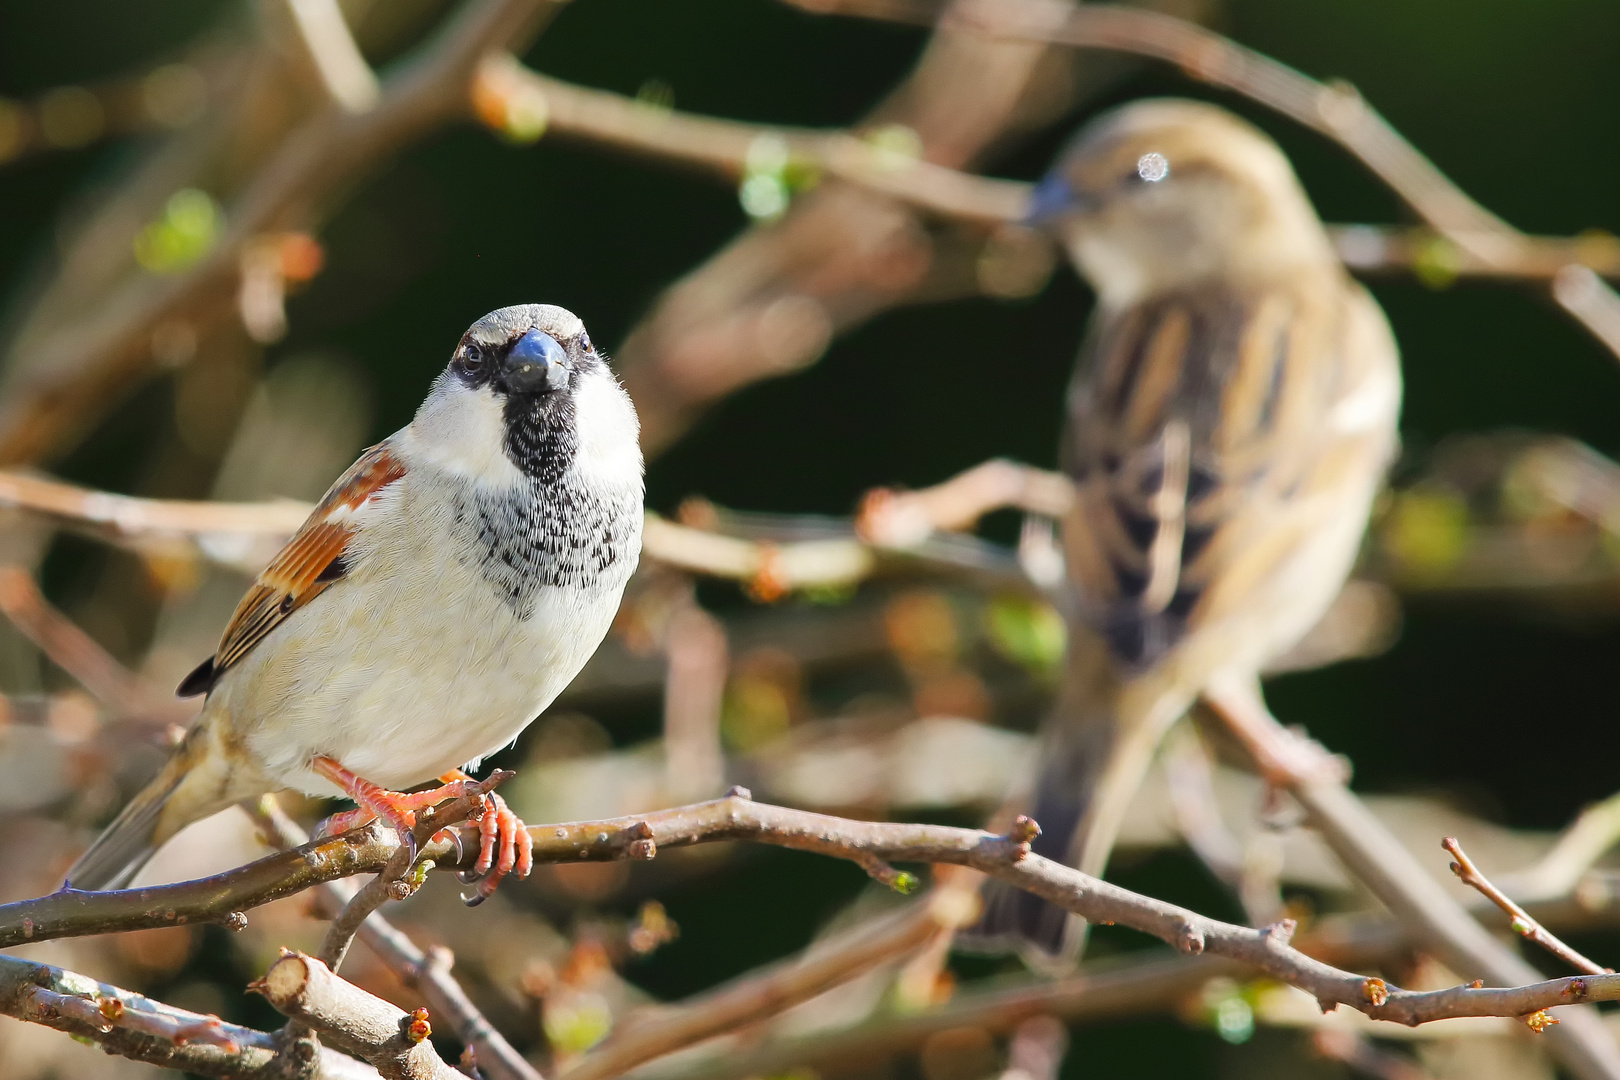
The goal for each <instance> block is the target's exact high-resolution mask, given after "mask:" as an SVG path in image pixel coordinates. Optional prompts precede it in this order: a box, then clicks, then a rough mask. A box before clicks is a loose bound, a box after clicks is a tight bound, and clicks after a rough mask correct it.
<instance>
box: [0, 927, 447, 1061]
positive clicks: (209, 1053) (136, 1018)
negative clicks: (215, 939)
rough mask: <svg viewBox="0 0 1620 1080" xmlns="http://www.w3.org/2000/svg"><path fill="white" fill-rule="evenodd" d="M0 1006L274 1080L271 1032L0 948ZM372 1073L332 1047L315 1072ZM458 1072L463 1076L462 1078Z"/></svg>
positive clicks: (122, 1050)
mask: <svg viewBox="0 0 1620 1080" xmlns="http://www.w3.org/2000/svg"><path fill="white" fill-rule="evenodd" d="M0 1013H4V1014H5V1015H7V1016H14V1017H16V1018H17V1019H19V1020H26V1021H28V1022H30V1023H35V1024H43V1025H45V1026H46V1027H52V1028H55V1029H56V1030H58V1031H64V1032H67V1033H68V1034H69V1035H73V1036H75V1037H77V1038H81V1039H87V1040H89V1041H91V1042H93V1043H95V1044H96V1045H98V1046H100V1047H101V1048H102V1049H103V1050H106V1051H107V1052H108V1053H112V1054H120V1055H122V1056H124V1057H127V1058H133V1059H134V1060H136V1061H145V1062H148V1063H150V1064H153V1065H159V1066H163V1067H164V1068H169V1069H176V1070H179V1071H181V1072H185V1073H193V1074H195V1075H198V1076H212V1077H221V1078H225V1080H274V1078H276V1077H279V1076H280V1075H282V1074H281V1072H280V1070H279V1069H278V1068H277V1067H276V1065H277V1063H275V1057H276V1046H275V1043H274V1041H273V1037H272V1036H271V1035H270V1034H269V1033H268V1032H264V1031H256V1030H254V1029H252V1028H244V1027H238V1026H237V1025H235V1024H227V1023H224V1022H223V1021H221V1020H220V1018H219V1017H217V1016H203V1015H201V1014H199V1013H193V1012H187V1011H186V1010H184V1009H176V1008H174V1007H173V1006H171V1005H165V1004H164V1003H163V1002H161V1001H154V1000H152V999H151V998H148V997H143V996H142V995H140V994H136V993H133V992H132V991H129V990H124V989H121V988H119V987H116V986H111V985H109V984H107V983H102V982H97V981H96V980H94V979H91V978H88V977H86V976H84V975H80V974H78V973H76V972H72V971H66V970H63V969H62V968H58V967H52V966H50V965H49V964H37V963H34V962H32V961H29V960H19V959H18V958H16V957H13V956H0ZM376 1076H377V1073H376V1071H375V1070H373V1069H372V1068H370V1067H369V1066H366V1065H363V1064H361V1063H360V1062H358V1061H355V1060H354V1059H353V1058H350V1057H346V1056H345V1055H343V1054H339V1053H337V1052H335V1051H333V1050H327V1049H323V1050H322V1051H321V1053H320V1056H319V1057H317V1058H316V1061H315V1072H314V1080H362V1078H365V1077H371V1078H372V1080H375V1078H376ZM463 1080H465V1078H463Z"/></svg>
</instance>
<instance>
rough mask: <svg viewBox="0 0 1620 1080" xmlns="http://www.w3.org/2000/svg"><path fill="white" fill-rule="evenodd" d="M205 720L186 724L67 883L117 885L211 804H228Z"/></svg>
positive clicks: (101, 886)
mask: <svg viewBox="0 0 1620 1080" xmlns="http://www.w3.org/2000/svg"><path fill="white" fill-rule="evenodd" d="M208 727H209V725H208V724H207V723H206V721H204V722H201V723H198V724H197V725H196V726H195V727H193V728H192V729H191V732H190V733H189V734H188V735H187V736H186V738H185V741H184V742H182V743H181V744H180V746H179V747H178V748H177V749H176V750H175V752H174V754H173V755H172V756H171V757H170V758H169V760H168V763H167V764H165V765H164V766H163V771H162V772H160V773H158V774H157V776H156V777H154V778H153V780H152V782H151V783H149V784H147V785H146V786H145V787H144V788H142V789H141V790H140V792H139V793H137V794H136V796H135V797H134V798H133V799H131V800H130V802H129V805H128V806H126V807H124V809H123V810H122V811H121V812H120V813H119V815H118V816H117V817H116V818H114V819H113V822H112V824H111V825H108V826H107V827H106V828H105V829H103V830H102V832H101V835H100V836H98V837H96V839H95V841H94V842H93V843H92V844H91V845H90V847H89V848H87V849H86V850H85V852H84V854H83V855H80V856H79V858H78V860H77V861H76V862H75V863H74V864H73V866H72V868H71V869H70V870H68V873H67V884H68V886H69V887H71V888H75V889H85V890H95V889H122V888H124V887H125V886H127V885H128V884H129V882H130V880H131V879H132V878H134V876H135V875H136V874H138V873H140V870H141V867H143V866H145V865H146V863H147V861H148V860H150V859H151V858H152V856H153V854H154V853H156V851H157V849H158V848H159V847H161V846H162V845H163V843H164V841H166V840H168V839H169V838H170V837H171V836H173V835H174V834H175V833H177V832H179V831H180V830H181V829H183V828H185V827H186V826H187V825H189V824H191V823H192V822H193V821H197V820H200V819H201V818H204V817H207V816H208V815H209V814H211V813H213V812H214V811H216V810H221V809H223V808H224V807H226V806H229V805H230V804H231V802H232V801H233V800H232V799H230V798H228V797H226V790H225V789H226V787H227V785H226V784H225V783H222V782H221V781H222V780H224V779H225V778H226V777H227V776H228V771H227V770H226V769H225V768H224V763H223V762H222V761H220V760H218V755H217V754H210V753H209V751H210V749H212V745H211V744H212V740H210V739H209V738H208V734H209V731H208Z"/></svg>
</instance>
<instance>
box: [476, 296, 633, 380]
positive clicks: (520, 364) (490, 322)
mask: <svg viewBox="0 0 1620 1080" xmlns="http://www.w3.org/2000/svg"><path fill="white" fill-rule="evenodd" d="M600 367H601V359H600V358H599V357H598V356H597V355H596V350H595V348H594V347H593V346H592V344H591V339H590V335H589V334H587V333H586V332H585V324H584V323H583V322H581V321H580V320H579V317H578V316H577V315H575V314H574V313H573V312H571V311H569V310H567V309H566V308H560V307H556V306H554V305H552V304H517V305H514V306H512V307H504V308H499V309H498V310H495V311H492V312H490V313H489V314H488V315H485V316H484V317H483V318H482V319H479V320H478V321H477V322H475V323H473V324H472V326H470V327H468V329H467V332H466V333H465V334H463V335H462V338H461V342H460V344H459V345H457V346H456V351H455V354H454V355H453V356H452V357H451V359H450V370H451V371H452V372H453V373H454V374H455V375H456V376H457V377H459V378H460V379H461V381H462V382H464V383H466V384H467V385H468V386H471V387H481V386H486V385H487V386H489V387H490V389H491V390H493V391H495V392H496V393H497V394H502V395H533V394H549V393H552V392H555V391H558V390H563V389H567V388H568V387H570V386H573V385H574V384H575V378H576V377H577V376H578V375H579V374H581V373H583V372H587V371H593V370H596V369H598V368H600Z"/></svg>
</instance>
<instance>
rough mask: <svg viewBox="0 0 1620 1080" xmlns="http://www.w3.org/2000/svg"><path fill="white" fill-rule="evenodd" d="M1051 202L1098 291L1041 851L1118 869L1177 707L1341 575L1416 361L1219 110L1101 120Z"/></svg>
mask: <svg viewBox="0 0 1620 1080" xmlns="http://www.w3.org/2000/svg"><path fill="white" fill-rule="evenodd" d="M1033 216H1034V217H1035V218H1036V220H1038V221H1039V222H1041V223H1042V224H1043V225H1045V226H1046V227H1048V228H1050V229H1051V230H1053V231H1054V232H1055V233H1056V234H1057V236H1058V237H1059V238H1060V239H1061V240H1062V241H1063V243H1064V245H1065V246H1066V247H1067V249H1068V251H1069V254H1070V256H1071V257H1072V258H1073V260H1074V262H1075V263H1076V265H1077V266H1078V268H1079V270H1080V272H1081V273H1082V274H1083V275H1084V276H1085V278H1086V280H1087V281H1088V282H1090V284H1091V286H1092V288H1093V289H1094V290H1095V292H1096V295H1097V309H1096V312H1095V314H1094V315H1093V316H1092V320H1091V324H1090V327H1089V328H1088V333H1087V337H1086V340H1085V344H1084V345H1083V347H1082V350H1081V355H1080V359H1079V362H1078V366H1077V369H1076V373H1075V377H1074V381H1073V383H1072V384H1071V387H1070V390H1069V396H1068V405H1067V413H1068V422H1067V425H1066V428H1065V431H1064V435H1063V446H1062V459H1063V464H1064V469H1065V471H1066V472H1067V473H1068V474H1069V476H1070V478H1071V479H1072V480H1073V482H1074V484H1075V488H1076V498H1075V502H1074V505H1073V508H1072V509H1071V510H1070V511H1069V512H1068V514H1067V516H1066V518H1065V520H1064V523H1063V547H1064V553H1065V556H1066V561H1067V567H1068V577H1069V582H1070V584H1071V586H1072V588H1073V593H1074V599H1075V607H1076V618H1075V619H1074V620H1072V621H1073V622H1074V623H1075V624H1077V625H1076V626H1075V630H1076V633H1075V642H1074V644H1073V645H1072V646H1071V648H1072V650H1073V651H1072V654H1071V657H1070V661H1069V668H1068V674H1067V677H1066V683H1065V686H1064V687H1063V691H1062V693H1061V695H1060V699H1059V702H1058V708H1057V714H1056V716H1055V717H1054V718H1053V720H1052V721H1051V722H1049V723H1048V725H1047V728H1046V730H1045V732H1044V736H1043V738H1044V745H1043V753H1042V755H1041V759H1040V760H1041V763H1042V764H1041V772H1040V775H1039V777H1038V781H1037V789H1036V796H1035V800H1034V809H1033V814H1034V817H1035V819H1036V820H1037V821H1038V822H1039V823H1040V825H1041V827H1042V828H1043V829H1044V830H1045V832H1044V833H1043V834H1042V836H1041V837H1040V839H1039V840H1038V841H1037V842H1036V850H1038V851H1040V852H1041V853H1042V854H1045V855H1047V856H1049V857H1052V858H1057V859H1062V860H1064V861H1066V862H1069V863H1071V864H1073V865H1077V866H1078V867H1079V868H1080V869H1081V870H1083V871H1085V872H1087V873H1090V874H1094V875H1098V874H1101V873H1102V871H1103V869H1104V866H1105V864H1106V863H1107V859H1108V853H1109V849H1110V848H1111V847H1112V846H1113V844H1114V840H1115V837H1116V835H1117V833H1118V831H1119V828H1120V823H1121V818H1122V816H1123V815H1124V812H1125V810H1126V807H1127V805H1128V804H1129V803H1130V801H1131V799H1132V797H1133V796H1134V794H1135V792H1136V790H1137V788H1138V787H1139V786H1140V784H1141V781H1142V778H1143V776H1144V774H1145V773H1146V771H1147V768H1148V766H1149V764H1150V762H1151V760H1152V758H1153V755H1154V752H1155V750H1156V748H1157V746H1158V744H1159V742H1160V740H1161V739H1162V737H1163V736H1164V734H1165V732H1166V731H1167V730H1168V729H1169V728H1170V726H1171V725H1173V724H1174V723H1175V721H1176V720H1177V719H1178V718H1180V717H1181V716H1182V714H1183V713H1185V712H1186V710H1187V708H1188V707H1189V706H1190V705H1191V704H1192V702H1193V700H1194V699H1195V698H1196V697H1197V695H1198V694H1199V693H1200V691H1202V690H1203V689H1205V688H1207V687H1213V686H1221V685H1233V684H1241V685H1243V686H1245V687H1251V686H1254V685H1255V681H1256V678H1257V675H1258V673H1259V671H1260V670H1261V668H1262V666H1263V665H1264V664H1265V663H1266V662H1267V661H1268V660H1269V659H1270V658H1272V657H1274V656H1276V655H1278V654H1280V653H1282V652H1283V651H1285V650H1287V649H1288V648H1289V647H1290V646H1292V645H1293V644H1294V643H1295V642H1296V641H1297V640H1298V639H1299V638H1300V637H1302V636H1303V635H1304V634H1305V632H1306V631H1307V630H1309V629H1310V628H1311V626H1312V625H1313V624H1315V622H1316V621H1317V619H1318V618H1319V617H1320V616H1321V615H1322V614H1323V613H1324V612H1325V611H1326V610H1327V608H1328V605H1329V604H1330V603H1331V602H1332V600H1333V598H1334V596H1335V595H1336V594H1337V593H1338V591H1339V589H1340V587H1341V586H1342V585H1343V584H1344V581H1345V578H1346V576H1347V575H1348V574H1349V571H1350V568H1351V564H1352V562H1353V561H1354V559H1355V556H1356V552H1357V549H1358V547H1359V544H1360V541H1361V537H1362V534H1363V532H1364V531H1365V529H1366V525H1367V516H1368V513H1369V510H1370V507H1371V505H1372V501H1373V497H1374V495H1375V494H1376V492H1377V490H1378V487H1379V484H1380V481H1381V479H1382V477H1383V474H1384V470H1385V468H1386V466H1387V465H1388V463H1389V462H1390V459H1391V457H1392V455H1393V453H1394V451H1395V449H1396V444H1397V436H1396V417H1397V414H1398V412H1399V407H1400V396H1401V380H1400V368H1399V363H1398V358H1397V354H1396V349H1395V342H1394V339H1393V337H1392V336H1391V334H1390V330H1389V327H1388V325H1387V323H1386V322H1385V320H1384V316H1383V314H1382V312H1380V311H1379V309H1378V307H1377V305H1376V304H1375V303H1374V302H1373V300H1372V299H1371V297H1370V296H1368V294H1367V293H1366V291H1365V290H1363V289H1362V288H1361V287H1360V286H1359V285H1357V284H1356V283H1355V282H1353V281H1352V280H1351V279H1350V278H1349V276H1348V275H1347V274H1346V273H1345V271H1344V269H1343V268H1342V267H1341V266H1340V264H1339V262H1338V260H1337V258H1336V257H1335V255H1334V251H1333V248H1332V247H1331V245H1330V244H1329V241H1328V238H1327V235H1326V234H1325V232H1324V231H1323V228H1322V224H1321V222H1320V221H1319V220H1318V219H1317V217H1316V214H1315V212H1314V211H1313V210H1312V208H1311V205H1310V203H1309V201H1307V199H1306V197H1305V193H1304V191H1303V190H1302V189H1301V188H1300V185H1299V182H1298V180H1296V179H1295V177H1294V174H1293V171H1292V170H1291V169H1290V167H1289V164H1288V161H1287V159H1286V158H1284V157H1283V154H1282V152H1281V151H1280V150H1279V149H1278V148H1277V146H1276V145H1275V144H1274V143H1273V142H1272V141H1271V140H1270V139H1268V138H1267V137H1266V136H1264V135H1263V134H1261V133H1260V132H1259V131H1257V130H1255V129H1254V128H1252V127H1250V126H1249V125H1248V124H1247V123H1244V122H1243V121H1241V120H1239V119H1237V118H1236V117H1234V116H1232V115H1230V114H1228V113H1226V112H1224V111H1222V110H1220V109H1217V108H1214V107H1212V106H1209V105H1202V104H1197V103H1194V102H1187V101H1170V100H1162V101H1141V102H1136V103H1133V104H1130V105H1127V106H1124V107H1123V108H1120V109H1117V110H1115V111H1113V112H1111V113H1109V114H1107V115H1105V116H1103V117H1101V118H1099V119H1098V120H1097V121H1096V122H1094V123H1092V124H1090V125H1088V126H1087V127H1086V128H1085V129H1084V130H1083V131H1082V132H1081V133H1080V134H1079V135H1078V136H1077V137H1076V139H1075V141H1074V142H1073V143H1072V144H1071V145H1070V147H1069V148H1068V149H1067V150H1066V151H1065V152H1064V153H1063V155H1062V157H1061V158H1060V160H1059V162H1058V164H1057V166H1056V168H1054V169H1053V171H1052V172H1051V173H1050V174H1049V175H1048V176H1047V177H1046V179H1045V180H1043V181H1042V182H1041V184H1040V185H1039V186H1038V188H1037V189H1036V193H1035V196H1034V207H1033ZM1068 922H1069V920H1068V919H1067V917H1066V916H1065V914H1064V913H1063V912H1061V911H1059V910H1058V909H1056V908H1054V907H1051V906H1049V905H1046V904H1044V903H1043V902H1042V901H1040V900H1038V899H1036V898H1035V897H1033V896H1029V895H1028V894H1023V893H1012V892H1006V891H1003V892H1002V893H1001V894H999V895H992V896H991V898H990V899H989V901H988V903H987V911H986V915H985V919H984V922H983V924H982V925H981V927H980V928H979V930H980V936H981V938H983V937H988V938H992V939H993V938H995V937H998V936H1006V935H1011V936H1012V937H1014V938H1016V939H1021V940H1022V941H1023V942H1025V943H1032V944H1034V945H1037V946H1039V947H1040V948H1041V949H1042V950H1043V951H1046V952H1062V951H1064V946H1065V938H1067V939H1068V941H1067V945H1068V946H1069V947H1070V950H1072V948H1073V947H1074V946H1075V945H1076V944H1077V942H1078V940H1079V936H1078V935H1075V934H1070V933H1069V930H1068Z"/></svg>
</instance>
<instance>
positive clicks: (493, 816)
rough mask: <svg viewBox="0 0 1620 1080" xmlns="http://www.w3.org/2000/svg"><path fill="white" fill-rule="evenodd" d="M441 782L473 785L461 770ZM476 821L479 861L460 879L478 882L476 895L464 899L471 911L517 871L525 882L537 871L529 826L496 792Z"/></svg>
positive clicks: (485, 798) (489, 796) (447, 775)
mask: <svg viewBox="0 0 1620 1080" xmlns="http://www.w3.org/2000/svg"><path fill="white" fill-rule="evenodd" d="M439 779H440V780H442V781H444V782H445V784H446V785H447V786H448V785H450V784H456V783H462V782H467V783H472V782H473V781H472V778H471V777H469V776H468V775H467V774H466V773H464V772H462V771H460V770H459V769H458V770H455V771H453V772H448V773H445V774H444V775H443V776H441V777H439ZM477 821H478V840H479V844H478V861H477V862H475V863H474V864H473V868H472V869H471V870H469V871H467V872H465V873H463V874H462V875H461V880H462V881H463V882H465V883H467V884H471V883H473V882H475V881H476V882H478V888H477V890H476V891H474V892H472V893H470V894H467V895H464V896H462V898H461V899H462V901H463V902H464V903H466V904H467V906H468V907H477V906H478V905H479V904H482V903H483V902H484V901H485V900H487V899H489V897H490V894H491V893H493V892H494V891H495V889H496V888H497V887H498V886H499V885H500V883H501V880H502V879H503V878H505V877H506V875H507V874H510V873H513V872H514V871H515V872H516V873H517V876H518V877H520V878H526V877H528V876H529V871H531V870H533V869H534V840H533V838H531V837H530V836H529V828H528V826H527V825H525V824H524V823H523V819H521V818H519V817H518V816H517V815H516V814H514V813H513V812H512V810H511V808H510V807H508V806H507V805H506V800H505V799H503V798H501V797H500V796H499V795H496V794H495V793H494V792H488V793H486V794H485V795H484V812H483V813H482V814H480V815H478V817H477Z"/></svg>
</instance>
